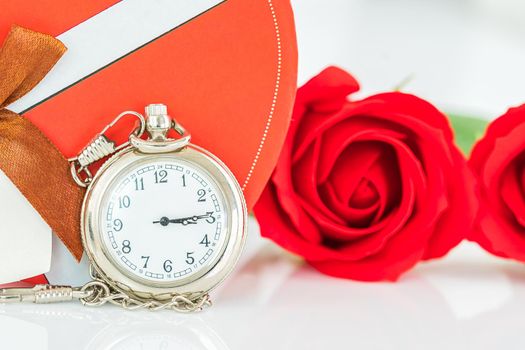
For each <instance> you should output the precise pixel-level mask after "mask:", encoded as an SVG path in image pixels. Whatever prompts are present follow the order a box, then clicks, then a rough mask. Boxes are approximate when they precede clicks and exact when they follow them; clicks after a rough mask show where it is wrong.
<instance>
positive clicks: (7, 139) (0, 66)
mask: <svg viewBox="0 0 525 350" xmlns="http://www.w3.org/2000/svg"><path fill="white" fill-rule="evenodd" d="M65 51H66V47H65V46H64V45H63V44H62V43H61V42H60V41H59V40H57V39H55V38H53V37H52V36H49V35H46V34H42V33H37V32H33V31H31V30H28V29H25V28H22V27H18V26H14V27H13V28H11V31H10V32H9V34H8V36H7V38H6V40H5V42H4V44H3V46H2V47H1V48H0V169H1V170H2V171H3V172H4V173H5V174H6V175H7V177H8V178H9V179H10V180H11V181H12V182H13V183H14V184H15V185H16V187H17V188H18V189H19V190H20V192H21V193H22V194H23V195H24V196H25V197H26V198H27V199H28V200H29V202H30V203H31V205H32V206H33V207H34V208H35V209H36V210H37V211H38V213H39V214H40V215H41V216H42V218H43V219H44V220H45V221H46V222H47V224H48V225H49V226H50V227H51V229H52V230H53V232H54V233H55V234H56V235H57V236H58V237H59V238H60V239H61V240H62V241H63V242H64V244H65V245H66V247H67V248H68V249H69V251H70V252H71V253H72V254H73V255H74V256H75V258H76V259H77V260H80V258H81V257H82V251H83V250H82V243H81V239H80V233H79V229H80V224H79V222H80V210H81V207H82V198H83V196H84V191H83V189H82V188H80V187H78V186H77V185H76V184H75V182H74V181H73V179H72V178H71V176H70V172H69V165H68V161H67V159H66V158H64V156H63V155H62V154H61V153H60V151H59V150H58V149H57V148H56V147H55V145H53V144H52V143H51V141H50V140H49V139H48V138H47V137H46V136H45V135H44V134H42V132H41V131H40V130H39V129H38V128H37V127H36V126H34V125H33V124H32V123H31V122H30V121H29V120H27V119H26V118H23V117H21V116H20V115H18V114H16V113H14V112H11V111H9V110H7V109H5V107H6V106H8V105H9V104H11V103H13V102H14V101H16V100H18V99H19V98H21V97H22V96H24V95H25V94H26V93H27V92H29V91H30V90H31V89H32V88H33V87H35V85H37V84H38V83H39V82H40V81H41V80H42V79H43V78H44V76H45V75H46V74H47V73H48V72H49V70H51V68H52V67H53V66H54V65H55V63H56V62H57V61H58V60H59V59H60V57H61V56H62V55H63V54H64V52H65Z"/></svg>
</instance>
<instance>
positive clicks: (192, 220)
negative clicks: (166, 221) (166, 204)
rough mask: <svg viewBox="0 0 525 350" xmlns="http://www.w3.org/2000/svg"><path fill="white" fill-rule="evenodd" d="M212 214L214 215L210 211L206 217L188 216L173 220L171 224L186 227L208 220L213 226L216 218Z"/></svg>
mask: <svg viewBox="0 0 525 350" xmlns="http://www.w3.org/2000/svg"><path fill="white" fill-rule="evenodd" d="M212 214H213V212H212V211H210V212H207V213H206V214H204V215H194V216H188V217H185V218H180V219H171V220H170V223H172V224H182V225H184V226H186V225H191V224H196V223H197V222H198V221H199V220H202V219H206V221H207V222H208V223H210V224H212V223H214V222H215V218H214V217H213V215H212Z"/></svg>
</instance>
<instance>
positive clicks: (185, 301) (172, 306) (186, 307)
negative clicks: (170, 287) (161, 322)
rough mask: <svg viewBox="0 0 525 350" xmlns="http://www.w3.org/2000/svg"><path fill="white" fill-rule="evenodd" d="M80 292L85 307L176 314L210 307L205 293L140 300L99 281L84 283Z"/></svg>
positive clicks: (209, 301) (208, 298)
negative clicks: (112, 306) (175, 312)
mask: <svg viewBox="0 0 525 350" xmlns="http://www.w3.org/2000/svg"><path fill="white" fill-rule="evenodd" d="M80 291H81V292H83V293H86V296H85V297H82V298H79V300H80V302H81V303H82V304H84V305H87V306H101V305H104V304H106V303H111V304H113V305H117V306H120V307H122V308H124V309H126V310H137V309H148V310H152V311H157V310H164V309H166V310H173V311H178V312H197V311H202V310H203V309H204V308H206V307H208V306H211V300H210V297H209V295H208V294H207V293H205V294H202V295H200V296H198V297H195V298H190V297H188V296H185V295H174V296H173V297H172V298H171V299H169V300H167V301H159V300H155V299H148V300H140V299H137V298H134V297H131V296H130V295H128V294H126V293H122V292H118V291H115V290H112V289H111V288H110V287H109V286H108V285H107V284H106V283H105V282H103V281H101V280H94V281H91V282H88V283H86V284H85V285H84V286H83V287H82V288H80Z"/></svg>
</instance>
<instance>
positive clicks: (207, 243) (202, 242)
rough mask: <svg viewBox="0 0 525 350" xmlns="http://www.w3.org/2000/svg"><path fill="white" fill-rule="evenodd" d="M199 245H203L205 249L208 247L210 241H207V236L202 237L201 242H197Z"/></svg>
mask: <svg viewBox="0 0 525 350" xmlns="http://www.w3.org/2000/svg"><path fill="white" fill-rule="evenodd" d="M199 244H204V246H205V247H206V248H208V246H209V245H210V240H209V239H208V235H204V238H203V239H202V241H200V242H199Z"/></svg>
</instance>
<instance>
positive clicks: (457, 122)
mask: <svg viewBox="0 0 525 350" xmlns="http://www.w3.org/2000/svg"><path fill="white" fill-rule="evenodd" d="M449 119H450V123H451V124H452V128H453V129H454V134H455V140H456V144H457V145H458V147H459V148H460V149H461V151H463V153H464V154H465V155H466V156H468V155H469V154H470V151H471V150H472V147H473V146H474V143H475V142H476V141H477V140H479V139H480V138H481V137H483V135H484V134H485V129H486V128H487V125H488V123H489V122H488V121H487V120H484V119H479V118H470V117H464V116H459V115H449Z"/></svg>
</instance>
